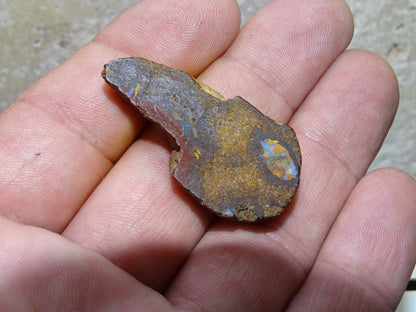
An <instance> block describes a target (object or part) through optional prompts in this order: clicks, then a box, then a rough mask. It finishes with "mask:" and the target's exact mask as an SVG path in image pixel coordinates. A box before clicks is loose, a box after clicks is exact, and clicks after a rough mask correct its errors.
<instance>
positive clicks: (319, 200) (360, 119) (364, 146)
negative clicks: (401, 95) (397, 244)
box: [168, 51, 398, 311]
mask: <svg viewBox="0 0 416 312" xmlns="http://www.w3.org/2000/svg"><path fill="white" fill-rule="evenodd" d="M357 68H359V70H357ZM397 100H398V90H397V82H396V80H395V76H394V73H393V71H392V70H391V68H390V67H389V65H388V64H387V63H385V62H384V61H383V60H382V59H380V58H379V57H376V56H375V55H373V54H370V53H367V52H363V51H351V52H347V53H345V54H343V55H341V56H340V57H339V58H338V59H337V60H336V61H335V62H334V64H333V65H332V66H331V68H330V69H329V70H328V71H327V72H326V73H325V75H324V76H323V77H322V78H321V79H320V81H319V83H318V84H317V85H316V87H315V88H314V90H312V91H311V92H310V94H309V96H308V97H307V98H306V100H305V101H304V103H303V104H302V106H301V107H300V108H299V109H298V111H297V112H296V114H295V115H294V117H293V118H292V120H291V125H292V126H293V127H294V128H295V130H296V131H297V134H298V139H299V143H300V146H301V150H302V158H303V163H302V171H301V177H300V186H299V189H298V191H297V196H296V197H295V200H294V202H293V204H292V206H291V207H290V208H289V209H287V210H288V211H286V212H285V213H284V214H283V215H282V216H281V217H279V219H277V220H276V221H275V222H271V223H268V224H263V225H259V226H258V227H242V226H241V225H233V224H226V225H225V224H224V223H219V224H216V225H214V226H212V227H211V228H210V231H209V234H207V235H205V236H204V238H203V239H202V240H201V241H200V242H199V244H198V245H197V247H196V248H195V249H194V251H193V253H192V254H191V256H190V259H189V260H188V261H187V263H186V264H185V265H184V266H183V268H182V270H181V272H180V273H179V274H178V275H177V278H176V279H175V282H174V283H173V285H172V286H171V288H170V290H169V293H168V297H169V298H170V299H171V300H173V302H174V303H175V304H178V305H179V306H180V307H182V308H186V307H190V306H192V307H193V306H194V305H195V304H197V305H198V306H206V305H208V307H209V308H208V310H226V309H227V308H229V307H231V306H233V307H238V308H239V309H240V310H242V311H245V310H253V311H255V310H261V309H262V308H264V307H263V305H265V306H266V307H275V306H281V307H284V306H286V305H287V303H288V302H289V300H290V298H291V297H292V296H293V294H294V293H295V292H296V291H297V289H298V287H299V286H300V284H301V283H302V281H303V279H304V278H305V277H306V275H307V273H308V272H309V270H310V268H311V266H312V265H313V262H314V260H315V257H316V255H317V253H318V252H319V250H320V248H321V246H322V243H323V241H324V239H325V237H326V236H327V234H328V231H329V230H330V228H331V226H332V224H333V222H334V220H335V219H336V216H337V215H338V213H339V211H340V210H341V208H342V206H343V204H344V202H345V200H346V199H347V197H348V195H349V193H350V192H351V190H352V188H353V187H354V185H355V184H356V181H357V178H358V177H359V176H360V175H362V174H363V172H364V168H365V167H366V166H368V164H369V163H370V162H371V160H372V159H373V157H374V154H375V151H376V150H377V149H378V148H379V146H380V143H381V141H382V138H383V137H384V136H385V135H386V133H387V130H388V128H389V125H390V123H391V120H392V118H393V115H394V112H395V109H396V107H397ZM363 103H365V105H364V104H363ZM310 124H312V125H313V128H311V127H312V126H310ZM311 129H313V131H314V132H313V133H314V134H315V135H314V136H312V135H311V132H308V131H312V130H311ZM361 137H362V138H361ZM327 142H335V143H338V142H342V144H338V145H337V146H336V147H337V148H338V149H335V150H332V149H331V146H330V145H329V144H326V143H327ZM354 153H359V156H360V157H355V156H354ZM218 285H221V286H220V287H218ZM243 285H244V287H243ZM212 289H215V291H216V292H214V293H212V296H202V294H206V293H209V290H212ZM229 289H233V292H232V294H230V295H229V297H228V298H227V301H223V300H221V296H220V293H225V292H226V291H227V290H229ZM190 290H192V291H190ZM202 297H203V299H202V300H201V298H202ZM241 298H244V299H243V300H241ZM196 302H198V303H196Z"/></svg>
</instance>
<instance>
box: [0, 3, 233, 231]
mask: <svg viewBox="0 0 416 312" xmlns="http://www.w3.org/2000/svg"><path fill="white" fill-rule="evenodd" d="M237 8H238V7H237V6H236V4H235V2H234V1H232V0H229V1H223V0H212V1H205V0H204V1H202V0H200V1H181V2H177V1H172V0H164V1H141V2H140V3H139V4H138V5H136V6H135V7H133V8H132V9H130V10H129V11H127V12H126V13H125V14H124V15H122V16H121V17H120V18H118V19H117V20H116V21H115V22H114V23H112V24H111V25H109V26H108V27H107V28H106V29H105V30H104V31H103V33H102V34H101V35H99V36H98V37H97V38H96V40H95V41H94V42H93V43H92V44H89V45H87V46H86V47H84V48H82V49H81V50H80V51H79V52H77V53H76V54H75V55H74V56H73V57H71V58H70V59H69V60H68V61H67V62H65V63H64V64H63V65H61V66H60V67H59V68H57V69H56V70H55V71H53V72H52V73H50V74H49V75H48V76H46V77H45V78H44V79H42V80H40V81H39V82H38V83H36V84H35V85H34V86H32V87H31V88H30V89H29V90H28V91H26V92H25V93H24V94H23V95H22V96H21V97H20V98H19V99H18V100H17V101H16V103H14V105H12V106H11V107H9V108H8V109H7V110H6V111H5V112H4V113H2V114H1V117H0V134H1V136H0V146H2V149H1V151H0V160H1V161H2V163H3V166H2V172H1V174H0V186H1V188H0V197H1V198H2V201H1V206H0V207H1V212H2V213H3V214H4V215H6V216H7V217H9V218H13V219H15V220H18V221H20V222H23V223H29V224H33V225H38V226H42V227H45V228H49V229H52V230H54V231H60V230H61V229H62V228H63V226H64V225H66V224H67V222H68V221H69V220H70V219H71V218H72V216H73V215H74V213H75V212H76V211H77V210H78V209H79V207H80V205H81V204H82V203H83V202H84V201H85V199H86V198H87V196H88V195H89V194H90V193H91V191H92V190H93V189H94V187H95V186H96V185H97V183H98V182H99V181H100V180H101V179H102V177H103V176H104V175H105V174H106V173H107V172H108V170H109V169H110V168H111V166H112V162H114V161H115V160H117V159H118V158H119V157H120V155H121V154H122V153H123V152H124V151H125V149H126V148H127V147H128V146H129V145H130V144H131V142H132V140H133V139H134V137H135V136H136V135H137V133H138V131H139V130H140V128H141V127H142V126H143V122H142V119H141V118H139V117H137V113H136V112H133V109H131V108H130V107H129V106H128V105H125V104H124V103H123V102H122V101H121V100H118V99H117V100H116V97H115V95H114V94H113V93H112V92H109V88H104V90H103V85H104V83H103V80H102V78H101V77H100V72H101V70H102V66H103V64H104V63H106V62H107V61H108V60H110V59H112V58H115V57H120V56H125V55H130V54H131V53H134V55H145V56H152V58H153V59H156V60H159V61H164V62H165V63H166V64H167V65H172V66H173V65H175V66H180V67H181V68H182V69H184V70H187V71H190V72H192V73H193V74H197V73H199V72H200V71H201V70H203V69H204V68H205V67H206V66H208V64H210V63H211V62H212V60H213V59H215V58H216V57H217V56H218V55H220V54H221V53H223V51H224V49H226V48H227V47H228V45H229V44H230V43H231V42H232V40H233V39H234V36H235V34H236V33H237V31H238V28H239V14H238V10H237ZM149 18H150V19H151V20H149ZM173 25H174V26H173ZM224 29H227V31H224ZM172 47H175V48H172ZM116 48H117V50H116ZM159 55H160V57H158V56H159ZM157 58H160V59H157ZM103 91H104V92H103ZM114 102H115V103H116V104H117V105H115V103H114ZM16 124H18V125H19V126H18V127H16ZM28 207H30V209H28Z"/></svg>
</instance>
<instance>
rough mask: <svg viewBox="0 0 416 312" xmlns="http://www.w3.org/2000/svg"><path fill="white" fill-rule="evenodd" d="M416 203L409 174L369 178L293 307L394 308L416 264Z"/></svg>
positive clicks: (414, 184) (329, 239) (327, 242)
mask: <svg viewBox="0 0 416 312" xmlns="http://www.w3.org/2000/svg"><path fill="white" fill-rule="evenodd" d="M415 207H416V181H415V180H414V179H413V178H412V177H410V176H408V175H407V174H404V173H402V172H399V171H396V170H389V169H383V170H378V171H376V172H372V173H370V174H369V175H367V176H366V177H364V178H363V179H362V180H361V181H360V183H359V184H358V185H357V186H356V187H355V188H354V191H353V192H352V194H351V196H350V197H349V198H348V201H347V202H346V204H345V207H344V209H343V210H342V212H341V214H340V215H339V217H338V218H337V221H336V222H335V224H334V226H333V227H332V229H331V231H330V233H329V235H328V237H327V239H326V240H325V244H324V245H323V247H322V250H321V251H320V253H319V255H318V257H317V259H316V262H315V264H314V266H313V268H312V271H311V272H310V273H309V275H308V278H307V279H306V281H305V283H304V284H303V286H302V288H301V289H300V291H299V292H297V294H296V296H295V297H294V300H293V301H292V303H291V305H290V307H289V308H288V311H292V310H293V311H299V310H308V311H335V310H344V311H345V310H347V308H346V307H348V310H349V311H358V310H362V311H370V310H374V311H393V310H395V308H396V306H397V304H398V303H399V301H400V298H401V296H402V295H403V292H404V290H405V288H406V285H407V282H408V280H409V277H410V274H411V272H412V270H413V267H414V265H415V262H416V251H415V248H414V246H415V244H416V231H415V228H416V209H415ZM343 307H344V308H343Z"/></svg>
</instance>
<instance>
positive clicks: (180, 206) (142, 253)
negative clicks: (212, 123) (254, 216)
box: [64, 1, 352, 291]
mask: <svg viewBox="0 0 416 312" xmlns="http://www.w3.org/2000/svg"><path fill="white" fill-rule="evenodd" d="M322 3H323V4H322V5H321V6H320V7H319V8H317V7H316V5H315V4H311V3H310V1H305V2H304V3H303V4H302V6H303V8H304V10H303V11H302V13H301V14H299V13H298V11H299V10H298V7H299V2H291V1H285V2H276V3H271V4H270V5H269V6H268V7H266V8H265V9H264V10H263V11H262V12H259V13H258V15H256V17H254V21H252V22H250V23H249V24H248V25H247V26H246V27H245V30H243V31H242V33H241V34H240V35H239V37H238V38H237V39H236V41H235V42H234V43H233V45H232V47H231V51H230V52H227V54H226V55H228V54H232V55H234V56H233V59H236V58H243V59H244V58H248V60H246V61H247V62H249V63H251V64H254V63H255V61H259V62H264V64H262V65H261V67H262V68H264V70H265V71H264V75H265V77H266V81H267V79H269V78H270V79H273V77H275V75H276V72H277V70H278V69H280V67H284V66H279V64H276V65H275V66H274V67H268V66H267V64H274V62H277V59H278V57H276V55H274V54H273V51H274V53H278V51H277V50H278V48H276V47H275V48H273V49H274V50H273V51H268V49H272V47H271V46H270V47H269V46H267V45H266V43H270V42H274V43H275V42H278V40H280V39H281V38H285V44H283V45H282V47H285V51H284V52H282V55H286V54H290V53H291V49H292V48H293V46H292V45H291V44H292V42H291V40H293V36H294V35H293V33H292V35H293V36H286V37H285V35H284V34H285V33H286V32H287V29H289V30H290V29H293V27H295V26H297V25H299V22H300V21H302V22H303V24H308V22H305V21H303V20H302V17H303V18H305V19H306V20H307V21H309V20H310V19H311V18H312V16H314V15H315V14H316V13H317V12H319V15H320V16H321V17H322V15H324V16H325V18H323V17H322V18H320V19H317V20H316V25H315V26H310V29H309V30H310V31H311V32H312V33H313V36H312V35H310V36H308V35H307V34H305V33H304V32H305V30H303V29H300V30H298V31H299V33H300V35H303V39H305V38H308V37H311V36H312V37H313V40H312V39H311V40H310V41H309V42H313V43H314V45H316V48H315V49H313V50H314V51H315V52H314V53H316V55H315V54H314V55H313V56H316V57H317V60H316V62H317V64H318V63H320V64H321V65H322V67H323V68H324V69H322V68H320V67H319V71H320V72H324V71H325V70H326V67H327V66H329V63H330V61H328V59H327V58H328V57H330V58H331V60H333V59H334V58H335V57H336V56H337V55H338V54H339V53H340V51H339V50H340V49H342V48H345V47H346V45H347V44H348V40H349V37H348V36H347V35H346V36H344V35H343V36H342V37H343V38H344V41H343V40H341V39H339V36H340V35H341V34H343V33H344V32H343V31H342V30H341V28H343V27H345V28H346V29H347V33H350V27H352V24H351V20H350V13H349V11H348V10H347V11H346V12H345V10H346V7H345V5H340V4H339V3H337V2H334V1H327V2H322ZM308 8H309V9H308ZM281 12H282V13H284V14H283V15H280V14H281ZM288 12H291V13H293V14H292V15H291V16H293V19H285V18H284V16H285V14H288ZM344 15H345V16H344ZM343 16H344V17H343ZM333 19H335V20H336V21H339V20H342V21H343V22H344V24H343V25H340V23H338V22H337V23H336V22H335V21H334V20H333ZM276 20H279V21H282V20H283V21H284V22H282V23H281V24H277V25H276ZM269 23H270V25H269ZM325 23H328V25H329V26H327V25H326V26H324V25H323V24H325ZM265 28H268V31H267V32H265V31H263V29H265ZM319 29H323V30H324V33H325V34H326V35H328V36H329V37H330V39H328V40H334V41H336V42H337V44H336V45H334V51H332V52H327V51H328V48H327V47H324V46H322V45H321V43H320V41H321V39H320V36H321V35H322V33H320V31H319ZM249 33H254V34H255V37H256V42H257V43H256V44H257V45H258V46H260V47H261V48H262V49H264V51H263V52H264V53H261V52H259V53H258V54H253V55H252V54H250V51H251V49H252V48H250V40H252V39H251V37H248V36H247V34H249ZM240 36H241V38H240ZM294 37H296V36H294ZM301 40H302V38H299V41H296V40H295V41H296V42H295V43H294V45H295V46H299V47H300V45H301ZM339 42H342V43H339ZM234 45H237V46H236V47H235V46H234ZM247 46H249V48H247ZM246 50H248V52H247V51H246ZM298 50H299V49H298ZM317 50H320V52H316V51H317ZM323 50H325V51H326V52H325V53H324V52H323ZM244 51H246V54H244V53H245V52H244ZM307 51H308V49H306V48H305V49H304V50H303V53H306V52H307ZM294 53H295V54H296V53H299V51H295V52H294ZM262 54H263V55H264V57H263V58H260V55H262ZM295 57H296V56H295V55H292V56H287V58H289V59H291V58H295ZM311 57H312V56H311ZM228 59H230V57H228V56H226V57H224V60H225V61H226V60H228ZM225 61H224V62H225ZM287 61H288V60H286V59H284V60H283V61H282V62H287ZM306 63H307V62H306V60H305V61H304V64H305V66H307V64H306ZM220 64H222V63H220ZM224 64H225V63H224ZM232 65H233V63H231V64H229V65H224V66H226V67H227V68H231V67H232ZM213 66H215V67H218V66H219V65H218V66H217V63H215V64H214V65H213ZM259 66H260V65H259ZM317 67H318V66H317ZM239 71H242V72H243V73H245V74H247V71H244V69H243V68H242V66H236V68H235V73H236V74H237V73H238V72H239ZM309 72H310V73H312V72H313V77H311V78H309V79H310V81H309V80H308V79H307V78H305V77H304V75H300V76H299V77H301V79H305V80H302V81H300V82H298V83H301V84H303V83H307V84H309V85H313V84H314V83H316V79H318V78H317V77H318V76H317V75H316V73H315V72H314V71H312V70H311V69H308V70H307V71H306V72H305V73H308V74H309ZM215 74H218V76H215ZM285 74H286V73H283V75H285ZM221 75H222V72H218V73H217V72H216V71H215V70H214V71H211V67H209V68H208V69H207V74H205V72H204V74H203V75H202V76H200V78H201V79H203V81H204V82H208V81H209V82H212V81H215V79H217V81H220V80H222V81H224V83H226V81H228V79H227V78H224V77H223V76H221ZM214 76H215V77H216V78H215V77H214ZM255 77H256V76H255V75H254V77H252V78H251V79H247V81H245V80H244V79H241V80H237V81H234V82H235V84H233V85H231V84H230V85H228V88H229V90H230V91H229V92H233V88H237V90H240V89H239V88H240V86H239V85H238V84H239V83H241V84H242V85H243V89H246V88H247V89H248V88H249V87H250V83H251V82H252V81H253V79H255ZM208 78H209V79H211V80H208ZM293 79H294V78H293ZM293 79H292V80H293ZM231 81H233V80H231ZM294 83H295V82H294V81H291V82H287V85H286V87H285V88H289V86H288V85H289V84H294ZM209 85H210V84H209ZM258 86H259V89H260V91H259V92H260V93H261V92H262V91H263V90H264V88H265V87H264V85H262V84H260V85H258ZM262 86H263V87H262ZM262 88H263V89H262ZM307 89H308V88H305V92H309V91H308V90H307ZM220 91H223V90H222V89H220ZM276 92H277V91H276ZM279 92H280V91H279ZM253 94H254V93H253ZM305 95H306V94H304V95H303V96H305ZM276 105H277V106H279V103H277V104H276ZM285 110H286V109H285ZM289 115H290V114H287V115H286V116H289ZM152 133H153V132H152ZM140 141H141V142H137V143H136V144H135V147H134V148H135V149H136V152H135V156H134V157H136V158H135V159H136V160H137V162H139V164H140V165H137V163H136V162H133V161H132V159H133V156H130V155H132V154H130V153H129V155H128V158H126V159H124V157H123V159H121V160H120V163H119V164H118V166H117V168H114V170H113V171H112V174H111V177H110V176H109V177H108V182H107V181H104V184H103V185H102V187H101V186H100V188H99V189H98V190H97V192H96V193H95V194H94V196H93V198H91V200H90V201H88V203H87V206H85V207H83V209H82V210H81V211H80V213H79V214H78V215H77V216H76V217H75V218H74V220H73V221H72V222H71V224H70V225H69V226H68V228H67V229H66V230H65V232H64V235H65V236H66V237H69V238H71V239H72V240H75V241H77V242H78V243H80V244H83V245H85V246H88V247H89V248H92V249H94V250H97V251H98V252H100V253H102V254H104V255H105V256H106V257H108V258H109V259H112V261H114V262H115V263H117V264H118V265H120V266H121V267H122V268H124V269H125V270H127V271H128V272H130V273H131V274H133V275H134V276H136V277H137V278H138V279H139V280H141V281H143V282H145V283H146V284H147V285H151V286H152V287H154V288H156V289H158V290H159V291H163V290H164V289H165V287H166V286H167V285H168V284H169V282H170V281H171V278H172V277H173V276H174V275H175V274H176V272H177V270H178V269H179V268H180V266H181V265H182V263H183V261H184V259H186V257H187V255H188V253H189V252H190V251H191V250H192V248H193V246H194V245H195V244H196V243H197V242H198V241H199V239H200V238H201V235H202V234H203V232H204V230H205V227H206V225H207V224H208V223H209V219H208V218H207V217H206V214H204V211H202V212H201V210H199V211H198V209H195V203H194V202H193V201H191V200H186V199H185V198H186V195H185V194H184V193H183V191H182V190H181V189H180V188H178V187H177V186H176V184H175V182H172V179H171V178H170V176H169V171H168V168H169V165H168V162H169V153H170V151H169V149H168V148H167V146H166V145H163V143H162V142H163V140H161V139H160V136H159V134H158V133H154V134H151V133H146V134H145V135H144V136H143V137H141V138H140ZM133 171H136V173H132V172H133ZM113 173H114V174H113ZM140 175H146V176H147V175H151V176H152V177H153V179H152V183H151V186H152V189H151V190H150V189H149V187H148V185H149V181H148V178H144V177H141V176H140ZM106 180H107V179H106ZM116 181H117V182H116ZM113 183H116V185H119V186H118V187H115V188H113V187H112V185H113ZM171 183H173V184H174V186H172V185H171ZM155 196H156V198H155ZM134 198H136V199H140V200H136V201H135V202H132V201H133V200H134ZM126 200H127V201H129V204H128V208H126V207H124V204H122V203H120V202H125V201H126ZM115 207H116V208H115ZM204 216H205V217H204ZM94 220H101V221H100V224H97V225H96V226H95V225H94V223H95V222H94ZM115 222H117V223H118V224H119V226H116V227H114V228H113V227H112V224H114V223H115ZM104 224H107V226H105V225H104ZM109 229H111V230H109ZM149 235H151V237H149ZM103 237H105V238H106V239H105V242H106V243H105V244H103ZM154 246H160V247H154ZM132 250H134V252H132ZM168 255H169V256H170V257H169V259H170V261H169V264H166V258H167V256H168ZM155 272H157V273H156V274H155Z"/></svg>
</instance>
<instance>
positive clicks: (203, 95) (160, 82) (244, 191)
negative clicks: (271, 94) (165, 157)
mask: <svg viewBox="0 0 416 312" xmlns="http://www.w3.org/2000/svg"><path fill="white" fill-rule="evenodd" d="M102 76H103V78H104V79H105V81H106V82H107V83H108V84H110V85H111V86H112V87H113V88H114V89H115V90H116V91H117V92H118V93H119V94H120V95H121V96H122V97H124V98H125V99H127V100H128V101H129V102H130V103H131V104H132V105H133V106H135V107H136V108H137V109H138V110H139V111H140V112H141V113H142V114H143V115H144V116H145V117H146V118H148V119H150V120H151V121H153V122H156V123H158V124H160V125H161V126H162V127H163V128H164V129H165V130H166V131H167V132H168V133H169V134H170V135H171V136H172V137H173V138H174V139H175V141H176V144H177V149H176V150H174V151H173V152H172V155H171V161H170V166H171V172H172V175H173V176H174V178H175V179H176V180H177V181H178V182H179V183H180V184H181V185H182V186H183V187H184V188H186V189H187V190H188V191H189V192H190V193H191V194H192V195H193V196H194V197H196V198H197V199H198V200H199V201H200V203H201V204H202V205H204V206H205V207H207V208H208V209H210V210H211V211H213V212H214V213H215V214H217V215H219V216H221V217H225V218H231V219H235V220H238V221H243V222H255V221H261V220H265V219H268V218H270V217H274V216H277V215H279V214H280V213H281V212H282V211H283V210H284V209H285V208H286V206H287V205H288V204H289V203H290V201H291V200H292V198H293V196H294V195H295V192H296V189H297V187H298V184H299V174H300V165H301V154H300V148H299V144H298V141H297V138H296V135H295V132H294V131H293V129H292V128H291V127H289V126H288V125H285V124H281V123H277V122H275V121H274V120H272V119H270V118H268V117H267V116H264V115H263V114H262V113H260V112H259V111H258V110H257V109H256V108H254V107H253V106H252V105H250V104H249V103H248V102H247V101H245V100H244V99H242V98H241V97H238V96H237V97H235V98H233V99H230V100H226V99H225V98H223V97H222V96H221V95H220V94H219V93H217V92H216V91H214V90H212V89H211V88H209V87H207V86H205V85H203V84H202V83H200V82H199V81H197V80H195V79H194V78H192V77H191V76H190V75H189V74H187V73H185V72H183V71H179V70H176V69H173V68H170V67H167V66H164V65H161V64H157V63H155V62H152V61H149V60H146V59H143V58H124V59H116V60H113V61H111V62H110V63H108V64H106V65H105V66H104V70H103V72H102Z"/></svg>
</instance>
